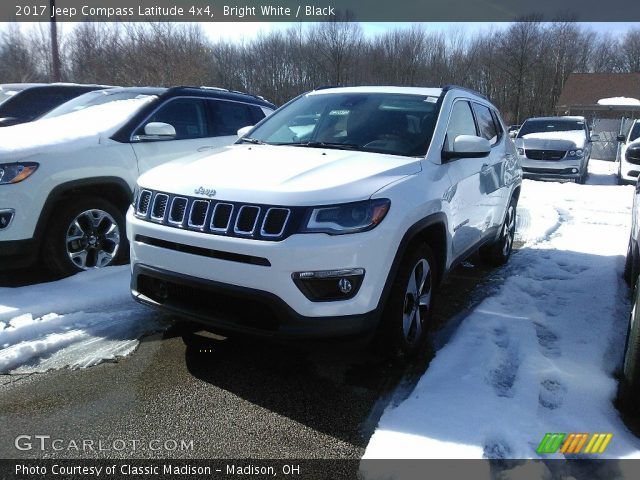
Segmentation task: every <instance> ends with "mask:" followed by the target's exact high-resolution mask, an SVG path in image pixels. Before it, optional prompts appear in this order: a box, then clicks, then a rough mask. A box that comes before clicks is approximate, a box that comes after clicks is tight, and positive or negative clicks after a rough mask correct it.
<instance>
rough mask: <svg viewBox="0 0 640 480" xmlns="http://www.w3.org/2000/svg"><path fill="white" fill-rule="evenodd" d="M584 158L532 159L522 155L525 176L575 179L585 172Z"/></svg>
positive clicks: (521, 160)
mask: <svg viewBox="0 0 640 480" xmlns="http://www.w3.org/2000/svg"><path fill="white" fill-rule="evenodd" d="M583 161H584V159H574V160H567V159H563V160H532V159H530V158H526V157H522V156H520V162H521V164H522V173H523V176H524V178H536V179H544V178H550V179H566V180H575V179H576V178H579V177H580V175H581V174H582V172H583V169H584V168H585V167H583Z"/></svg>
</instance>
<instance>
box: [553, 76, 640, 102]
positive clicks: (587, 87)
mask: <svg viewBox="0 0 640 480" xmlns="http://www.w3.org/2000/svg"><path fill="white" fill-rule="evenodd" d="M612 97H630V98H640V73H572V74H571V75H569V78H568V79H567V81H566V83H565V84H564V88H563V89H562V93H561V94H560V98H558V102H557V104H556V107H557V108H563V107H575V106H587V105H598V100H601V99H603V98H612Z"/></svg>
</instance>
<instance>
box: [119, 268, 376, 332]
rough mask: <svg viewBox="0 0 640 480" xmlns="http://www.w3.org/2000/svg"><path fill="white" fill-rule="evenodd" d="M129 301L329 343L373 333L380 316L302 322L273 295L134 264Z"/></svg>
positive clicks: (239, 328)
mask: <svg viewBox="0 0 640 480" xmlns="http://www.w3.org/2000/svg"><path fill="white" fill-rule="evenodd" d="M131 294H132V296H133V298H134V299H135V300H136V301H138V302H140V303H142V304H144V305H148V306H151V307H155V308H158V309H160V310H163V311H165V312H168V313H172V314H175V315H178V316H181V317H184V318H188V319H190V320H193V321H196V322H198V323H200V324H203V325H205V326H206V327H212V328H214V329H216V330H220V331H223V332H227V331H229V332H241V333H248V334H251V335H259V336H266V337H279V338H330V337H344V336H351V335H358V334H367V333H369V332H371V331H372V330H373V329H374V328H375V326H376V325H377V323H378V321H379V311H378V310H374V311H372V312H368V313H366V314H361V315H345V316H338V317H305V316H303V315H300V314H298V313H296V312H295V311H294V310H293V309H292V308H291V307H289V306H288V305H287V304H286V303H285V302H284V301H283V300H282V299H281V298H279V297H277V296H276V295H274V294H272V293H269V292H266V291H262V290H256V289H251V288H245V287H238V286H234V285H229V284H224V283H220V282H214V281H211V280H203V279H200V278H195V277H191V276H188V275H183V274H179V273H175V272H169V271H166V270H162V269H158V268H154V267H150V266H148V265H142V264H135V265H134V266H133V272H132V276H131Z"/></svg>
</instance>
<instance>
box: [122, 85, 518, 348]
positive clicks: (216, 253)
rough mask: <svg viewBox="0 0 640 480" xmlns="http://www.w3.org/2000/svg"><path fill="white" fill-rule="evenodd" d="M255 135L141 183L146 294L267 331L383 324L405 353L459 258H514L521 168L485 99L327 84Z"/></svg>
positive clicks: (138, 223) (315, 331) (214, 323)
mask: <svg viewBox="0 0 640 480" xmlns="http://www.w3.org/2000/svg"><path fill="white" fill-rule="evenodd" d="M241 133H244V136H242V137H241V139H240V140H239V141H238V142H237V144H236V145H233V146H232V147H229V148H226V149H224V150H221V151H218V152H215V153H212V154H211V155H209V156H206V157H201V158H195V159H194V158H192V159H182V160H179V161H176V162H171V163H169V164H166V165H164V166H161V167H158V168H156V169H153V170H151V171H149V172H147V173H146V174H144V175H142V176H141V177H140V179H139V181H138V188H137V190H136V194H135V196H134V201H133V206H132V208H130V209H129V212H128V214H127V235H128V236H129V241H130V243H131V246H132V248H131V261H132V264H131V265H132V293H133V296H134V298H136V299H137V300H138V301H139V302H141V303H144V304H147V305H151V306H154V307H157V308H160V309H163V310H166V311H169V312H173V313H175V314H178V315H180V316H183V317H187V318H190V319H193V320H196V321H199V322H202V323H203V324H205V325H208V326H209V327H213V328H217V329H223V330H231V331H240V332H248V333H254V334H259V335H260V334H262V335H280V336H285V337H286V336H289V337H298V336H302V337H305V336H306V337H314V336H315V337H318V336H325V337H331V336H341V335H356V334H364V333H365V332H372V331H374V330H376V329H377V331H378V333H379V336H378V338H379V339H383V342H384V344H385V346H386V347H387V349H388V351H389V352H391V353H393V354H396V355H400V356H406V355H412V354H413V353H415V352H416V351H417V350H418V349H419V347H420V344H421V343H422V341H423V340H424V338H425V335H426V331H427V327H428V324H429V319H430V315H431V306H432V303H431V302H432V298H433V297H432V294H433V292H434V289H435V288H436V286H437V285H438V284H439V283H440V281H441V280H442V278H443V277H444V276H445V275H446V274H447V272H449V270H451V269H452V268H453V266H454V265H456V264H457V263H459V262H461V261H462V260H464V259H465V258H467V257H468V256H469V255H470V254H472V253H473V252H476V251H477V250H478V249H480V250H481V253H482V255H483V257H484V258H485V259H486V260H487V261H488V262H490V263H492V264H494V265H501V264H504V263H505V262H507V260H508V259H509V256H510V254H511V250H512V247H513V238H514V232H515V218H516V205H517V202H518V197H519V194H520V185H521V169H520V166H519V162H518V159H517V155H516V152H515V147H514V146H513V142H512V141H511V140H510V139H509V138H508V136H507V135H506V129H505V126H504V123H503V121H502V120H501V118H500V115H499V113H498V111H497V110H496V108H495V107H494V106H493V105H492V104H491V103H490V102H489V101H488V100H487V99H486V98H485V97H483V96H481V95H480V94H477V93H475V92H472V91H469V90H466V89H462V88H460V87H445V88H409V87H373V86H368V87H350V88H328V89H321V90H315V91H312V92H309V93H306V94H303V95H301V96H300V97H298V98H296V99H295V100H293V101H291V102H290V103H288V104H287V105H286V106H284V107H282V108H281V109H279V110H278V111H277V112H276V113H274V114H273V115H272V116H270V117H268V118H266V119H265V120H263V121H262V122H260V123H259V124H258V125H257V126H256V127H255V128H253V129H252V130H251V131H250V132H241ZM378 327H379V328H378Z"/></svg>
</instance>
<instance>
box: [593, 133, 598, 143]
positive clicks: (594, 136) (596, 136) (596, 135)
mask: <svg viewBox="0 0 640 480" xmlns="http://www.w3.org/2000/svg"><path fill="white" fill-rule="evenodd" d="M591 141H592V142H599V141H600V135H598V134H597V133H594V134H593V135H591Z"/></svg>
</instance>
